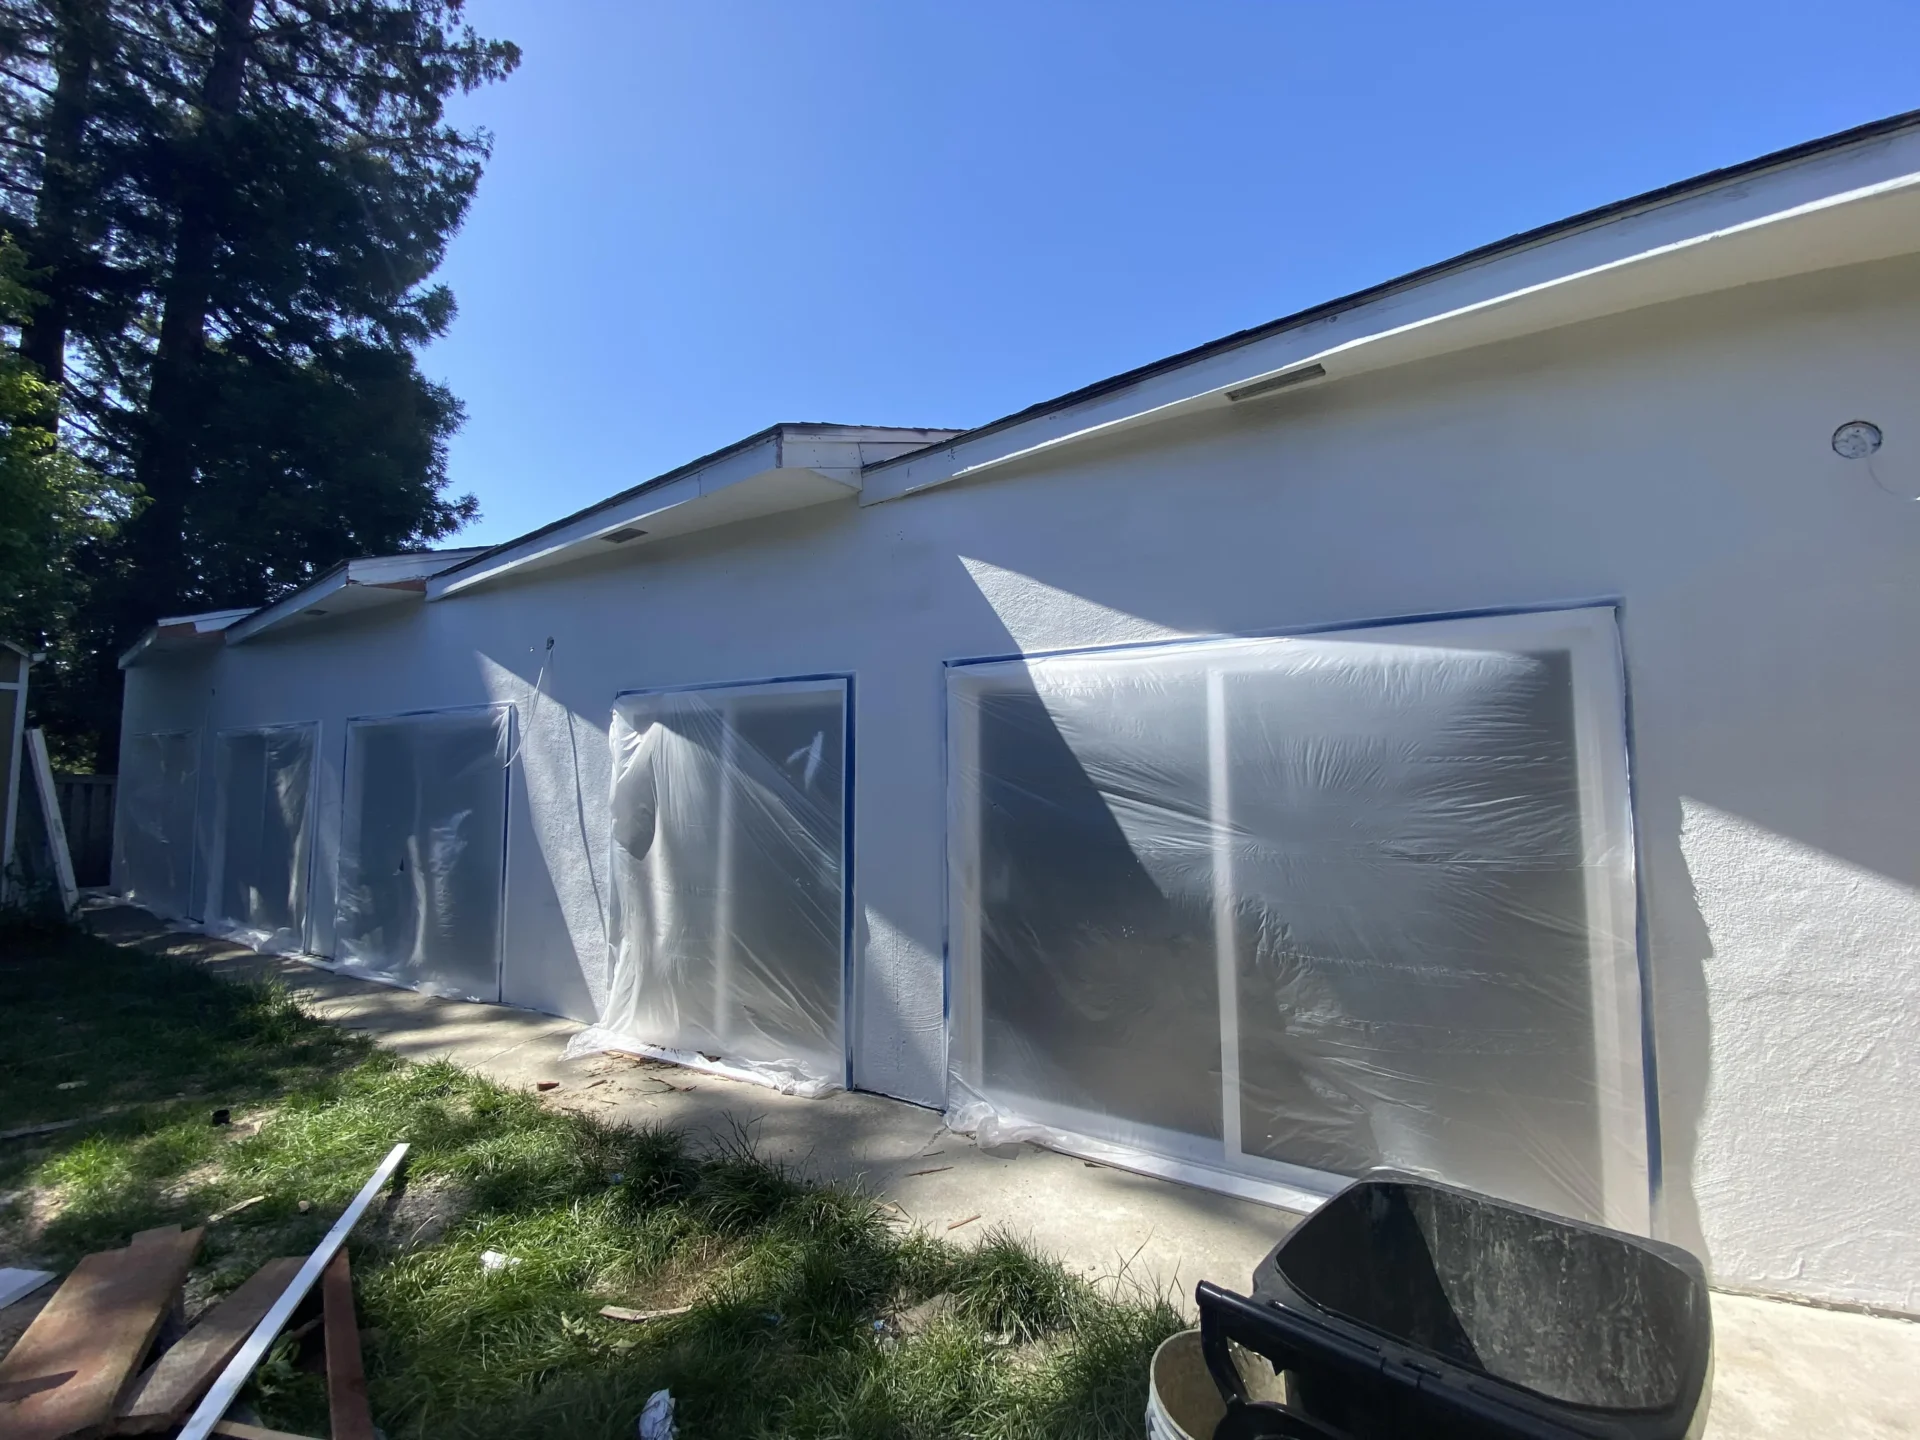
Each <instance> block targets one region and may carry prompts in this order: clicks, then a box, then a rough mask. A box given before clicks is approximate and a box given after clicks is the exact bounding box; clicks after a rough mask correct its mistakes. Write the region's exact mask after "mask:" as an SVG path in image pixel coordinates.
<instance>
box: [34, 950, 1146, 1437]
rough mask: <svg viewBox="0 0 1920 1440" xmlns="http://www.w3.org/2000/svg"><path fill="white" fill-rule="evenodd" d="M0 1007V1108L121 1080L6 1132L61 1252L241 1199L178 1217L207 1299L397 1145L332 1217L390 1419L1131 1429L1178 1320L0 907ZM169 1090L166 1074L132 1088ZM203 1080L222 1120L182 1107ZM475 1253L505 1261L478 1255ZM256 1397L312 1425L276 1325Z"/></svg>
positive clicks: (512, 1430) (690, 1426)
mask: <svg viewBox="0 0 1920 1440" xmlns="http://www.w3.org/2000/svg"><path fill="white" fill-rule="evenodd" d="M0 1013H5V1014H7V1015H8V1017H9V1023H8V1024H7V1026H5V1027H4V1029H3V1030H0V1115H4V1116H7V1117H9V1118H8V1119H7V1120H5V1121H4V1122H0V1128H5V1126H6V1125H10V1124H20V1123H27V1122H29V1121H36V1120H44V1119H57V1118H62V1112H63V1110H64V1111H65V1113H68V1114H87V1113H98V1110H99V1109H100V1108H102V1107H104V1106H106V1105H113V1104H122V1105H128V1106H130V1107H133V1108H128V1109H125V1110H122V1111H120V1112H119V1113H116V1114H114V1115H112V1116H110V1117H108V1118H106V1119H104V1120H101V1121H99V1122H98V1123H93V1124H88V1125H84V1126H81V1127H78V1128H76V1129H74V1130H70V1131H62V1132H58V1133H56V1134H53V1135H49V1136H45V1137H41V1138H39V1139H37V1140H35V1141H29V1142H20V1141H15V1142H6V1150H5V1152H4V1153H0V1175H6V1176H10V1180H9V1188H11V1187H12V1186H15V1185H17V1186H21V1187H24V1188H25V1189H26V1190H27V1192H28V1193H29V1196H30V1197H32V1199H33V1201H34V1207H33V1210H32V1213H31V1215H29V1214H28V1212H27V1210H26V1209H25V1208H24V1207H23V1205H21V1204H19V1203H16V1205H15V1207H14V1213H13V1215H12V1217H11V1220H10V1221H9V1230H8V1236H7V1238H8V1241H9V1243H8V1246H7V1248H8V1249H9V1250H11V1251H14V1252H17V1253H24V1252H25V1251H28V1250H30V1251H31V1252H32V1253H34V1254H38V1255H40V1256H43V1257H46V1258H48V1259H52V1260H55V1261H58V1262H61V1263H66V1262H70V1261H71V1260H72V1259H74V1258H76V1257H77V1256H78V1255H80V1254H82V1253H85V1252H86V1251H88V1250H91V1249H97V1248H101V1247H102V1246H106V1245H114V1244H122V1243H124V1242H125V1239H126V1237H127V1235H128V1234H129V1233H131V1231H133V1230H135V1229H138V1228H142V1227H144V1226H147V1225H152V1224H158V1223H168V1222H179V1223H199V1222H200V1221H202V1220H204V1219H205V1218H206V1217H207V1216H208V1215H209V1214H211V1213H213V1212H214V1211H215V1210H218V1209H219V1208H221V1207H222V1206H225V1205H228V1204H231V1203H233V1202H235V1201H237V1200H240V1199H244V1198H247V1197H250V1196H253V1195H264V1196H265V1197H266V1199H265V1200H263V1201H261V1202H260V1203H259V1204H256V1205H254V1206H252V1207H250V1208H248V1209H246V1210H244V1211H242V1212H240V1213H239V1214H237V1215H235V1216H234V1217H233V1218H232V1219H230V1220H228V1221H225V1222H223V1223H222V1224H220V1225H217V1226H215V1227H213V1228H212V1229H211V1230H210V1231H209V1232H208V1239H207V1244H206V1247H205V1249H204V1250H203V1252H202V1257H201V1263H200V1264H199V1266H197V1267H196V1271H195V1275H194V1278H193V1281H192V1282H191V1293H193V1294H195V1295H198V1296H211V1295H217V1294H220V1293H224V1291H226V1290H228V1289H231V1288H232V1287H233V1286H234V1285H236V1284H238V1283H239V1282H240V1281H241V1280H242V1279H244V1278H245V1277H246V1275H247V1274H249V1273H251V1271H252V1269H253V1268H254V1267H255V1266H257V1265H258V1264H259V1263H260V1262H261V1261H263V1260H265V1259H267V1258H269V1257H270V1256H273V1255H278V1254H297V1253H300V1252H302V1251H304V1250H306V1249H309V1248H311V1247H312V1245H313V1244H314V1243H316V1242H317V1241H318V1239H319V1237H320V1235H321V1234H322V1233H324V1231H325V1229H326V1227H327V1225H328V1224H329V1223H330V1222H331V1220H332V1218H333V1217H334V1216H335V1215H337V1214H338V1212H339V1208H340V1207H341V1206H342V1205H344V1203H345V1202H346V1200H347V1199H348V1198H349V1197H350V1196H351V1195H352V1193H353V1192H354V1191H355V1190H356V1189H357V1188H358V1187H359V1186H360V1184H361V1183H362V1182H363V1181H364V1179H365V1177H366V1176H367V1174H368V1173H369V1172H370V1171H371V1170H372V1169H373V1167H374V1165H375V1164H377V1163H378V1161H379V1159H380V1157H381V1156H382V1155H383V1154H384V1153H385V1152H386V1150H387V1149H388V1147H389V1146H390V1145H391V1144H392V1143H393V1142H394V1141H395V1140H401V1139H404V1140H406V1141H408V1142H409V1143H410V1144H411V1145H412V1147H413V1149H412V1152H411V1156H410V1160H409V1166H408V1170H407V1174H406V1182H405V1185H404V1187H403V1189H402V1190H401V1191H400V1193H398V1194H397V1195H393V1196H390V1197H389V1198H388V1199H387V1200H385V1201H384V1202H382V1203H381V1204H379V1205H377V1206H376V1208H375V1210H374V1211H373V1212H372V1213H370V1214H369V1216H368V1218H367V1219H366V1220H365V1221H364V1222H363V1223H362V1224H361V1226H360V1228H359V1229H358V1230H357V1231H356V1233H355V1236H354V1238H353V1241H352V1242H351V1253H352V1256H353V1261H354V1267H355V1274H356V1278H357V1290H358V1299H359V1305H360V1312H361V1324H362V1327H363V1330H364V1332H365V1336H364V1338H365V1343H366V1351H367V1368H368V1376H369V1385H370V1391H371V1395H372V1399H373V1405H374V1412H375V1415H376V1417H377V1418H378V1420H379V1422H380V1424H381V1426H382V1428H383V1429H384V1430H385V1431H386V1433H387V1434H388V1435H389V1436H391V1437H394V1440H401V1437H427V1436H434V1437H449V1440H493V1437H500V1440H506V1437H509V1436H511V1437H515V1440H521V1437H528V1436H568V1437H581V1440H590V1437H596V1436H606V1437H609V1440H611V1437H614V1436H620V1437H630V1436H631V1435H632V1434H633V1433H634V1423H635V1418H636V1417H637V1416H638V1414H639V1412H640V1408H641V1406H642V1405H643V1404H644V1403H645V1401H646V1398H647V1396H648V1395H649V1394H651V1393H652V1392H653V1391H654V1390H657V1389H661V1388H668V1389H671V1390H672V1391H673V1394H674V1396H675V1400H676V1405H677V1415H678V1421H679V1427H680V1432H681V1434H682V1435H683V1436H686V1437H688V1440H700V1437H707V1436H714V1437H718V1436H726V1437H761V1436H766V1437H772V1436H797V1437H814V1436H817V1437H828V1436H835V1437H858V1440H864V1437H872V1440H883V1437H884V1440H921V1437H925V1440H934V1437H983V1440H986V1437H993V1440H999V1437H1007V1440H1015V1437H1019V1440H1025V1437H1034V1440H1038V1437H1042V1436H1046V1437H1073V1440H1078V1437H1086V1440H1093V1437H1108V1436H1121V1435H1137V1434H1139V1433H1140V1425H1141V1419H1140V1417H1141V1412H1142V1410H1143V1408H1144V1406H1145V1399H1146V1366H1147V1361H1148V1359H1149V1357H1150V1356H1151V1354H1152V1351H1153V1347H1154V1346H1155V1345H1157V1344H1158V1343H1159V1341H1160V1340H1161V1339H1163V1338H1164V1337H1165V1336H1166V1335H1168V1334H1170V1333H1172V1332H1173V1331H1174V1330H1176V1329H1178V1328H1179V1326H1180V1323H1181V1322H1180V1319H1179V1317H1178V1315H1177V1314H1176V1312H1175V1311H1174V1310H1173V1309H1172V1308H1171V1306H1170V1305H1168V1304H1167V1303H1166V1302H1165V1300H1163V1299H1161V1298H1158V1297H1153V1296H1141V1297H1132V1298H1129V1297H1120V1298H1116V1297H1115V1296H1114V1295H1113V1294H1111V1293H1109V1292H1107V1291H1105V1290H1102V1289H1100V1288H1097V1287H1095V1286H1093V1285H1091V1284H1089V1283H1088V1282H1087V1281H1085V1280H1083V1279H1081V1278H1079V1277H1077V1276H1074V1275H1072V1274H1070V1273H1068V1272H1067V1271H1066V1270H1064V1269H1063V1268H1062V1267H1061V1266H1059V1265H1058V1264H1056V1263H1054V1262H1052V1261H1050V1260H1048V1259H1045V1258H1044V1257H1041V1256H1038V1255H1036V1254H1034V1253H1033V1252H1032V1251H1031V1250H1029V1249H1028V1248H1026V1247H1025V1246H1024V1245H1022V1244H1021V1243H1020V1242H1019V1241H1018V1239H1017V1238H1016V1237H1014V1236H1012V1235H1009V1234H1006V1233H998V1232H997V1233H994V1234H991V1235H989V1236H987V1237H986V1238H985V1239H984V1240H983V1242H982V1243H981V1244H980V1246H979V1248H977V1249H975V1250H972V1251H963V1250H961V1249H959V1248H958V1247H956V1246H954V1245H952V1244H949V1243H947V1242H946V1241H944V1240H941V1239H936V1238H934V1237H932V1236H930V1235H927V1234H925V1233H919V1232H916V1233H902V1231H901V1230H900V1228H899V1227H898V1226H897V1225H892V1224H889V1223H888V1222H887V1221H886V1219H885V1217H884V1216H883V1214H882V1212H881V1211H880V1209H879V1208H878V1207H877V1206H876V1205H875V1204H874V1202H873V1201H872V1200H871V1199H870V1198H868V1197H866V1196H863V1195H861V1194H858V1193H855V1192H853V1191H850V1190H848V1189H845V1188H839V1187H832V1186H819V1185H814V1184H811V1183H809V1182H808V1181H807V1180H806V1178H805V1177H803V1176H801V1175H798V1174H796V1173H794V1172H792V1171H790V1170H789V1169H787V1168H785V1167H782V1166H780V1165H777V1164H774V1163H771V1162H769V1161H768V1160H767V1159H765V1158H764V1157H762V1156H760V1155H758V1154H757V1153H755V1150H754V1147H753V1145H752V1143H751V1139H750V1137H749V1136H747V1135H746V1134H744V1133H735V1134H733V1135H728V1136H721V1137H715V1138H703V1139H701V1140H700V1141H698V1142H697V1143H696V1142H694V1141H691V1140H689V1138H688V1137H686V1136H683V1135H680V1134H676V1133H674V1132H671V1131H665V1130H629V1129H620V1128H615V1127H612V1126H608V1125H605V1124H601V1123H598V1122H595V1121H591V1120H588V1119H586V1118H583V1117H581V1116H578V1115H575V1114H572V1113H569V1112H566V1111H560V1110H556V1109H553V1108H550V1107H549V1106H548V1105H546V1104H545V1103H543V1102H542V1101H541V1100H540V1099H539V1098H538V1097H537V1096H536V1095H534V1094H532V1093H530V1092H524V1091H515V1090H508V1089H504V1088H502V1087H500V1086H498V1085H495V1084H492V1083H491V1082H489V1081H487V1080H484V1079H482V1078H480V1077H478V1076H475V1075H473V1074H470V1073H468V1072H465V1071H462V1070H459V1069H457V1068H456V1067H454V1066H451V1065H446V1064H428V1065H411V1064H406V1063H404V1062H401V1061H399V1060H397V1059H394V1058H393V1057H391V1056H389V1055H385V1054H381V1053H377V1052H372V1051H369V1050H368V1049H367V1048H365V1047H364V1046H362V1045H360V1044H359V1043H358V1042H355V1041H353V1040H351V1039H349V1038H347V1037H345V1036H343V1035H341V1034H340V1033H339V1032H338V1031H335V1030H333V1029H332V1028H331V1027H329V1026H326V1025H324V1024H321V1023H320V1022H317V1021H314V1020H312V1019H310V1018H308V1017H306V1016H305V1015H303V1014H302V1013H301V1012H300V1011H299V1009H298V1007H297V1006H295V1005H293V1004H292V1003H291V1002H290V1001H288V1000H287V998H286V997H285V996H284V995H283V994H279V993H276V992H274V991H273V990H270V989H264V988H258V987H247V986H241V985H235V984H230V983H227V982H223V981H220V980H217V979H214V978H212V977H210V976H208V975H206V974H205V973H203V972H201V971H199V970H196V969H194V968H192V967H190V966H184V965H179V964H175V963H171V962H168V961H166V960H164V959H160V958H157V957H154V956H151V955H147V954H142V953H138V952H133V951H128V950H123V949H120V948H118V947H115V946H112V945H108V944H105V943H103V942H100V941H97V940H91V939H88V938H86V937H83V936H76V935H72V934H67V933H53V932H38V933H27V934H24V935H23V933H22V932H19V931H15V932H13V933H11V934H7V933H3V932H0ZM72 1079H80V1080H83V1081H84V1082H85V1083H84V1085H83V1086H81V1087H79V1088H78V1089H77V1090H64V1091H63V1090H58V1089H56V1088H55V1087H56V1086H58V1085H59V1084H61V1083H65V1082H66V1081H69V1080H72ZM176 1093H185V1094H187V1095H189V1096H190V1097H192V1098H190V1099H188V1100H182V1101H171V1102H165V1101H163V1103H158V1104H153V1103H140V1102H149V1101H152V1100H154V1099H155V1098H156V1097H164V1096H166V1095H171V1094H176ZM76 1094H82V1095H85V1096H86V1100H85V1102H84V1103H75V1102H74V1101H73V1097H74V1096H75V1095H76ZM209 1097H213V1098H209ZM213 1104H217V1105H221V1106H230V1107H232V1108H233V1110H234V1114H235V1118H236V1119H238V1120H240V1121H241V1122H242V1123H241V1124H239V1125H236V1126H235V1127H232V1128H230V1129H228V1128H219V1127H215V1126H213V1125H211V1124H210V1123H209V1121H208V1111H209V1106H210V1105H213ZM301 1201H306V1202H309V1209H308V1210H307V1211H305V1212H302V1211H301V1209H300V1202H301ZM489 1250H491V1251H498V1252H501V1253H504V1254H505V1255H507V1256H510V1257H512V1258H513V1259H514V1261H516V1262H517V1263H513V1264H509V1265H507V1266H505V1267H504V1268H499V1269H488V1268H487V1267H486V1266H485V1265H483V1264H482V1260H481V1256H482V1255H483V1253H485V1252H486V1251H489ZM16 1263H17V1262H16ZM928 1302H933V1303H931V1304H929V1303H928ZM607 1303H616V1304H622V1305H631V1306H636V1307H661V1306H670V1305H680V1304H685V1305H690V1306H691V1307H692V1308H691V1309H690V1310H689V1312H688V1313H687V1314H685V1315H682V1316H678V1317H675V1318H672V1319H669V1320H663V1321H657V1322H653V1323H651V1324H645V1325H632V1324H625V1323H622V1322H617V1321H609V1320H605V1319H602V1318H601V1317H600V1316H599V1314H598V1311H599V1308H600V1306H601V1305H603V1304H607ZM916 1307H917V1308H918V1310H919V1311H922V1312H925V1317H926V1318H924V1319H923V1322H922V1323H919V1324H912V1325H908V1326H906V1327H905V1328H904V1330H903V1327H902V1325H901V1323H900V1317H901V1316H902V1315H903V1314H908V1313H909V1312H913V1311H915V1309H916ZM253 1400H254V1403H255V1404H256V1405H257V1407H258V1409H259V1410H260V1412H261V1415H262V1418H263V1419H264V1420H266V1421H267V1422H268V1423H270V1424H274V1425H277V1426H280V1427H283V1428H285V1429H289V1430H293V1431H295V1432H303V1433H307V1434H317V1433H325V1424H326V1421H325V1400H324V1392H323V1387H322V1385H321V1382H320V1381H319V1379H318V1378H317V1377H316V1376H314V1375H313V1374H310V1373H308V1372H307V1371H305V1370H303V1369H302V1368H300V1366H299V1364H298V1363H296V1356H295V1355H294V1354H293V1352H292V1349H291V1347H290V1346H285V1345H283V1346H282V1347H281V1349H280V1350H278V1351H276V1353H275V1354H274V1356H273V1357H272V1358H271V1359H270V1360H269V1362H268V1363H267V1364H266V1365H264V1366H263V1367H262V1368H261V1370H260V1372H259V1374H258V1376H257V1378H256V1382H255V1384H254V1387H253Z"/></svg>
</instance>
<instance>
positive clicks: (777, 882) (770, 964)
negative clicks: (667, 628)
mask: <svg viewBox="0 0 1920 1440" xmlns="http://www.w3.org/2000/svg"><path fill="white" fill-rule="evenodd" d="M846 693H847V692H846V683H845V682H844V681H842V680H825V681H814V680H809V681H785V682H774V683H770V684H764V685H750V686H736V687H720V688H714V689H707V690H700V691H687V692H677V693H669V694H651V695H638V694H637V695H626V696H622V697H621V698H620V699H618V700H616V701H615V702H614V710H613V730H612V743H613V798H612V810H613V867H612V869H613V903H612V908H611V915H610V938H611V942H612V949H613V973H612V977H611V983H610V985H609V987H608V988H609V994H608V1000H607V1008H606V1011H605V1013H604V1014H603V1015H602V1017H601V1023H600V1026H599V1027H598V1028H597V1030H596V1031H595V1032H591V1033H590V1034H589V1035H588V1036H587V1037H583V1039H582V1041H581V1042H580V1043H581V1044H584V1045H587V1046H594V1047H598V1048H623V1049H637V1050H639V1051H640V1052H641V1053H649V1054H657V1055H660V1056H661V1057H662V1058H667V1059H676V1060H681V1061H683V1062H687V1063H695V1064H700V1065H703V1066H706V1067H709V1068H714V1069H718V1070H720V1071H722V1072H723V1073H728V1074H734V1075H738V1076H740V1077H741V1078H746V1079H752V1080H758V1081H760V1082H762V1083H764V1084H769V1085H772V1086H774V1087H776V1088H778V1089H781V1090H785V1091H788V1092H790V1093H800V1094H821V1093H824V1092H825V1091H827V1090H830V1089H833V1088H835V1087H837V1086H839V1085H840V1084H841V1083H842V1081H843V1079H844V1076H845V1070H846V1062H845V1058H844V1056H845V1048H844V1042H843V1040H842V1038H841V1035H842V1032H841V1011H842V1005H843V992H844V989H845V978H844V977H845V954H846V890H845V871H846V864H845V847H846V775H847V754H846V751H847V742H846Z"/></svg>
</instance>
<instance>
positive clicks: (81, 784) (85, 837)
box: [53, 775, 114, 885]
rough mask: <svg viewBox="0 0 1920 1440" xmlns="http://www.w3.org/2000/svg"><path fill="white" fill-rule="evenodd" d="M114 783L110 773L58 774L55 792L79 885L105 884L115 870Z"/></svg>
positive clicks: (74, 877) (54, 785)
mask: <svg viewBox="0 0 1920 1440" xmlns="http://www.w3.org/2000/svg"><path fill="white" fill-rule="evenodd" d="M113 785H114V777H113V776H111V775H56V776H54V777H53V790H54V794H55V795H56V796H57V797H58V798H59V801H60V819H61V822H62V823H63V824H64V825H65V826H66V827H67V853H68V854H69V855H71V856H72V857H73V881H74V884H76V885H105V884H107V883H109V880H110V879H111V876H112V873H113Z"/></svg>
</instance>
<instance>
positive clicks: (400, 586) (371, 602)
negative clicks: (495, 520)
mask: <svg viewBox="0 0 1920 1440" xmlns="http://www.w3.org/2000/svg"><path fill="white" fill-rule="evenodd" d="M485 553H486V552H485V551H484V550H483V549H477V548H474V549H466V550H439V551H429V552H426V553H423V554H414V555H371V556H367V557H365V558H363V559H359V560H349V561H347V562H346V563H345V564H343V565H337V566H335V567H334V568H333V569H332V570H329V571H328V572H327V573H326V574H325V575H322V576H321V577H320V578H319V579H318V580H315V581H313V582H312V583H311V584H309V585H303V586H302V587H301V588H300V589H298V590H296V591H294V592H293V593H292V594H291V595H283V596H281V597H280V598H279V599H278V600H276V601H274V602H273V603H272V604H271V605H263V606H262V607H261V608H260V609H258V610H255V611H254V612H252V613H251V614H250V615H248V616H247V618H246V619H244V620H242V621H240V622H239V623H238V624H237V625H234V626H232V627H231V628H230V629H229V630H228V631H227V643H228V644H229V645H240V644H244V643H245V642H246V641H248V640H251V639H253V638H254V637H255V636H257V635H261V634H264V633H266V632H267V631H270V630H279V629H284V628H285V627H287V626H289V625H291V624H293V623H294V622H296V621H312V620H321V619H330V618H333V617H337V616H341V615H348V614H353V613H355V612H358V611H361V610H372V609H377V608H381V607H384V606H388V605H396V604H402V603H404V602H406V601H408V600H419V599H421V598H422V597H423V596H424V595H425V593H426V586H427V581H428V580H429V579H430V578H431V577H432V576H434V575H437V574H439V573H440V572H441V571H442V570H445V569H447V568H448V567H449V566H453V565H458V564H459V563H460V562H461V561H462V560H467V559H471V558H472V557H473V556H475V555H483V554H485Z"/></svg>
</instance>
